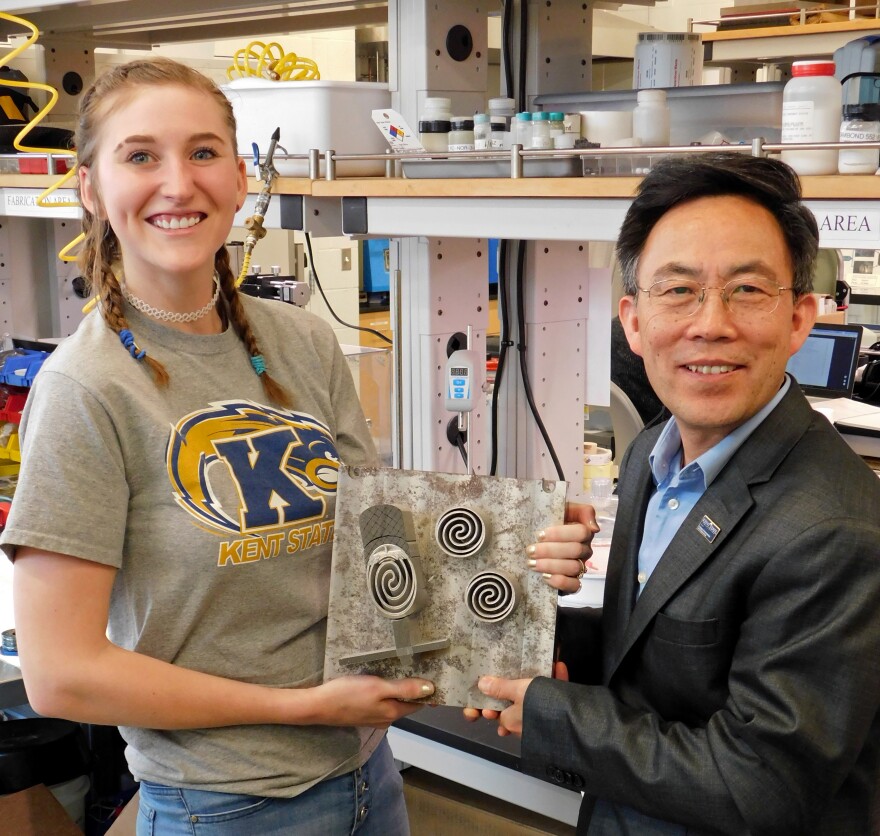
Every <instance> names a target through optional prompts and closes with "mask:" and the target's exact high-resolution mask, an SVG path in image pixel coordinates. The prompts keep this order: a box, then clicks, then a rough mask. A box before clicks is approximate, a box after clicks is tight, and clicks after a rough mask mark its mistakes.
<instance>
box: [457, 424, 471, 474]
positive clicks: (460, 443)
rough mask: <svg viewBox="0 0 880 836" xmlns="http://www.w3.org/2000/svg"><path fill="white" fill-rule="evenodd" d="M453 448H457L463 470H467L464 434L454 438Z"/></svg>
mask: <svg viewBox="0 0 880 836" xmlns="http://www.w3.org/2000/svg"><path fill="white" fill-rule="evenodd" d="M455 446H456V447H458V452H459V453H461V457H462V459H464V469H465V470H467V469H468V457H467V450H466V449H465V446H464V433H462V432H459V433H458V435H456V437H455Z"/></svg>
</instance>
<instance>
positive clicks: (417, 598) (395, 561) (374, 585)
mask: <svg viewBox="0 0 880 836" xmlns="http://www.w3.org/2000/svg"><path fill="white" fill-rule="evenodd" d="M423 588H424V582H423V580H422V573H421V570H420V567H419V565H418V563H416V562H415V561H413V559H412V558H411V557H410V556H409V555H408V554H407V553H406V552H405V551H404V550H403V549H402V548H400V547H399V546H395V545H394V544H392V543H383V544H382V545H381V546H378V547H377V548H375V549H374V550H373V552H372V553H371V554H370V558H369V560H368V561H367V589H368V590H369V593H370V597H371V598H372V599H373V603H374V604H375V605H376V606H377V607H378V609H379V612H380V613H381V614H382V615H383V616H384V617H385V618H405V617H406V616H408V615H413V614H414V613H417V612H418V611H419V610H420V609H422V606H423V599H424V592H423Z"/></svg>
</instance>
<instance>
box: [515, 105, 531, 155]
mask: <svg viewBox="0 0 880 836" xmlns="http://www.w3.org/2000/svg"><path fill="white" fill-rule="evenodd" d="M510 142H511V145H522V147H523V148H531V147H532V114H531V113H528V112H527V111H523V112H522V113H517V114H516V116H515V117H514V120H513V122H512V124H511V127H510Z"/></svg>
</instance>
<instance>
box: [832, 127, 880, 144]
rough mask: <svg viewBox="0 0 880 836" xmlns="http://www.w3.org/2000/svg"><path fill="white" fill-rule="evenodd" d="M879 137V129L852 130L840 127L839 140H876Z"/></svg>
mask: <svg viewBox="0 0 880 836" xmlns="http://www.w3.org/2000/svg"><path fill="white" fill-rule="evenodd" d="M878 139H880V130H868V131H866V130H860V131H854V130H851V129H848V128H841V129H840V141H841V142H877V140H878Z"/></svg>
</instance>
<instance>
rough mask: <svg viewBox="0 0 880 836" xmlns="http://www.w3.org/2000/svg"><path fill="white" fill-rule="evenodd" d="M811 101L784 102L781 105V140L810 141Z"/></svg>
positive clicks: (811, 137) (812, 105) (811, 134)
mask: <svg viewBox="0 0 880 836" xmlns="http://www.w3.org/2000/svg"><path fill="white" fill-rule="evenodd" d="M814 110H815V105H814V104H813V102H784V103H783V105H782V141H783V142H812V140H813V111H814Z"/></svg>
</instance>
